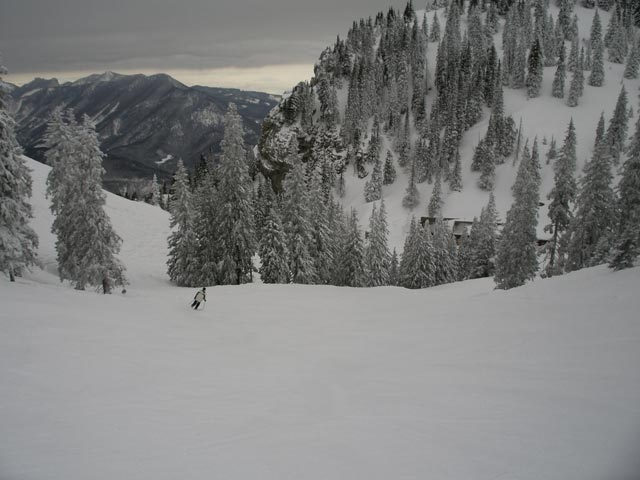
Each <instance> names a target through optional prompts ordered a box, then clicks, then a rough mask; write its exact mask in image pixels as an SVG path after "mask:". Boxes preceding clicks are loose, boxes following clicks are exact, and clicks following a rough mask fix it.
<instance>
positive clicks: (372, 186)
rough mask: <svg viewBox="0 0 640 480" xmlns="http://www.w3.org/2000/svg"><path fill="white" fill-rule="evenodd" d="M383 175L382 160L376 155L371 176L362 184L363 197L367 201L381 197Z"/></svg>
mask: <svg viewBox="0 0 640 480" xmlns="http://www.w3.org/2000/svg"><path fill="white" fill-rule="evenodd" d="M383 181H384V177H383V174H382V162H381V161H380V156H379V155H378V156H377V158H376V159H375V163H374V165H373V171H372V172H371V177H370V178H369V180H368V181H367V182H366V183H365V184H364V199H365V201H367V202H375V201H377V200H380V199H381V198H382V184H383Z"/></svg>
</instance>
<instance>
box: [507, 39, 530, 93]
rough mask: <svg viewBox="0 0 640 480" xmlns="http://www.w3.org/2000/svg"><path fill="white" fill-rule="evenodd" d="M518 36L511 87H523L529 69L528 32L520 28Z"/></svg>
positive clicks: (512, 66) (512, 67)
mask: <svg viewBox="0 0 640 480" xmlns="http://www.w3.org/2000/svg"><path fill="white" fill-rule="evenodd" d="M518 33H519V34H518V35H517V37H516V42H517V43H516V48H515V51H514V58H513V64H512V65H511V82H510V85H511V88H516V89H517V88H523V87H524V86H525V80H526V69H527V41H528V38H527V37H526V32H525V31H524V30H520V31H519V32H518Z"/></svg>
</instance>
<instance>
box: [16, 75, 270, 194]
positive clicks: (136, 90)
mask: <svg viewBox="0 0 640 480" xmlns="http://www.w3.org/2000/svg"><path fill="white" fill-rule="evenodd" d="M7 98H8V100H9V108H10V109H11V110H12V111H13V112H14V116H15V119H16V123H17V129H16V131H17V136H18V140H19V142H20V143H21V145H22V146H23V148H24V150H25V153H26V154H27V155H28V156H30V157H32V158H35V159H36V160H39V161H43V158H44V157H43V155H44V150H43V148H42V136H43V134H44V131H45V128H46V122H47V119H48V117H49V116H50V114H51V113H52V112H53V110H54V109H56V108H63V109H67V108H72V109H73V110H74V112H75V114H76V116H78V117H79V116H82V115H84V114H86V115H89V117H91V118H92V119H93V120H94V122H95V123H96V128H97V131H98V134H99V136H100V140H101V147H102V150H103V151H104V153H105V154H106V157H105V162H104V166H105V169H106V175H105V182H104V184H105V186H106V187H107V188H109V189H110V190H112V191H115V190H117V188H119V187H120V186H121V185H122V184H123V183H125V184H126V183H127V182H131V181H132V180H133V181H146V180H150V179H151V177H152V175H153V174H157V175H158V177H159V178H160V179H168V178H169V177H170V176H171V175H172V174H173V172H174V170H175V167H176V163H177V161H178V159H182V160H183V161H184V163H185V165H187V166H189V167H192V166H194V165H195V164H196V163H197V162H198V161H199V159H200V157H201V155H207V156H215V155H217V154H218V152H219V150H220V146H219V143H220V141H221V139H222V133H223V123H222V121H223V118H224V112H225V111H226V109H227V106H228V104H229V103H230V102H234V103H236V104H237V106H238V110H239V112H240V115H241V116H242V117H243V121H244V127H245V140H246V141H247V143H248V144H255V143H257V139H258V134H259V129H260V122H261V121H262V118H263V117H264V116H265V115H266V114H267V113H268V112H269V111H270V110H271V109H272V108H273V107H274V106H275V105H276V100H277V97H275V96H274V95H271V94H267V93H262V92H245V91H242V90H238V89H224V88H216V87H205V86H194V87H189V86H186V85H184V84H182V83H181V82H179V81H177V80H175V79H174V78H173V77H171V76H170V75H168V74H165V73H158V74H154V75H144V74H135V75H124V74H119V73H115V72H109V71H107V72H103V73H96V74H92V75H89V76H86V77H83V78H81V79H78V80H76V81H74V82H65V83H60V82H59V81H58V80H57V79H55V78H54V79H43V78H36V79H34V80H33V81H31V82H29V83H27V84H24V85H22V86H19V87H15V88H13V89H11V91H10V92H9V95H7Z"/></svg>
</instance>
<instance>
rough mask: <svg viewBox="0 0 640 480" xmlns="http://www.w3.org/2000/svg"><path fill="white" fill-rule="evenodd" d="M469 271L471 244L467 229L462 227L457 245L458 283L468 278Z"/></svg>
mask: <svg viewBox="0 0 640 480" xmlns="http://www.w3.org/2000/svg"><path fill="white" fill-rule="evenodd" d="M473 221H474V223H477V221H478V220H477V219H476V218H474V219H473ZM470 269H471V242H470V238H469V232H468V231H467V227H464V230H463V231H462V234H461V235H460V241H459V244H458V281H462V280H466V279H468V278H469V271H470Z"/></svg>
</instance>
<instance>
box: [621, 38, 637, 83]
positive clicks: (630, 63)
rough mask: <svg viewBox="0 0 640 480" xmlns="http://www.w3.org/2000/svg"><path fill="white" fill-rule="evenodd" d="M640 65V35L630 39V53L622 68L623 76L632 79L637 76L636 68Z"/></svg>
mask: <svg viewBox="0 0 640 480" xmlns="http://www.w3.org/2000/svg"><path fill="white" fill-rule="evenodd" d="M639 67H640V36H637V38H634V39H632V41H631V53H630V54H629V58H627V65H626V66H625V69H624V78H628V79H634V78H638V69H639Z"/></svg>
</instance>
